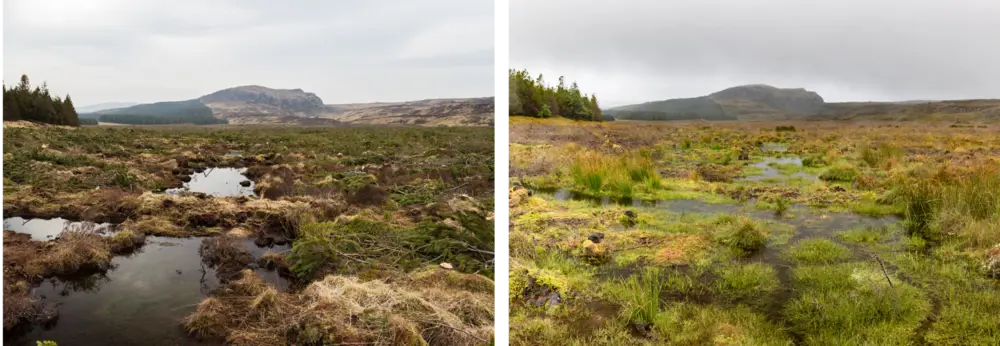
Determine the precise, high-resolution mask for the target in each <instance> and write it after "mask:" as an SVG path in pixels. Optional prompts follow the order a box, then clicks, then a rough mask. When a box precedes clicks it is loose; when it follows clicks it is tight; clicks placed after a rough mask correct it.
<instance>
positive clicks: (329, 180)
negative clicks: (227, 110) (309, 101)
mask: <svg viewBox="0 0 1000 346" xmlns="http://www.w3.org/2000/svg"><path fill="white" fill-rule="evenodd" d="M7 125H10V126H7ZM456 143H461V145H458V146H454V144H456ZM492 146H493V142H492V130H491V129H475V128H438V129H425V128H398V127H395V128H369V127H353V128H299V127H225V126H224V127H194V126H189V127H185V126H164V127H161V126H156V127H115V128H106V127H83V128H63V127H55V126H38V125H33V124H22V123H15V124H5V129H4V160H3V162H4V237H3V238H4V258H3V260H4V263H3V267H4V287H3V289H4V304H3V305H4V343H5V344H14V345H35V342H36V341H40V340H51V341H55V342H57V343H58V344H60V345H74V344H104V345H111V344H153V345H180V344H220V343H221V344H241V345H281V344H344V343H347V344H372V343H378V342H383V343H384V342H388V343H390V344H398V343H418V344H419V343H429V344H434V345H437V344H441V345H443V344H449V345H451V344H455V345H474V344H484V343H489V340H490V339H491V338H492V333H493V328H492V310H493V309H492V307H493V305H492V304H493V303H492V300H493V298H492V297H493V293H492V292H493V288H492V283H493V281H492V279H491V277H492V275H493V274H492V273H493V269H492V254H493V228H492V203H487V202H489V201H492V198H493V197H492V191H491V189H492V184H493V183H492V179H493V178H492V172H493V169H492V165H493V149H492ZM452 147H456V148H457V149H451V148H452ZM441 263H446V265H441ZM454 297H462V299H461V303H462V304H455V303H454V301H455V300H454ZM432 312H433V313H432ZM440 328H445V329H446V330H444V331H442V330H439V329H440Z"/></svg>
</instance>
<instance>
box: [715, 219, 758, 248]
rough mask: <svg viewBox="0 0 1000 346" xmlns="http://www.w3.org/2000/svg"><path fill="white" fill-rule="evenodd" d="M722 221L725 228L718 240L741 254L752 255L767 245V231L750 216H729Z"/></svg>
mask: <svg viewBox="0 0 1000 346" xmlns="http://www.w3.org/2000/svg"><path fill="white" fill-rule="evenodd" d="M722 222H724V223H725V224H724V227H725V228H724V229H723V230H722V232H721V233H722V234H721V236H720V238H719V240H718V241H719V242H721V243H722V244H725V245H727V246H729V248H730V249H732V250H733V251H736V252H737V253H738V254H739V255H743V256H746V255H750V254H753V253H756V252H757V251H759V250H760V249H763V248H764V247H765V246H767V233H766V232H765V231H764V227H763V226H762V225H761V224H760V223H759V222H757V221H754V220H753V219H751V218H748V217H738V218H729V219H726V220H722Z"/></svg>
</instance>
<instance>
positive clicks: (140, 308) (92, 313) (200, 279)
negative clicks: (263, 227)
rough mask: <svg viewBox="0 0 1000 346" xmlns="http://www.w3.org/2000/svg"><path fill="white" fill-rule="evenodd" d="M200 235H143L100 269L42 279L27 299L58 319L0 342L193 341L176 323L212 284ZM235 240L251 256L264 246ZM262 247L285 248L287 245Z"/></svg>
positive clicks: (266, 274) (275, 281)
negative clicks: (138, 244) (137, 244)
mask: <svg viewBox="0 0 1000 346" xmlns="http://www.w3.org/2000/svg"><path fill="white" fill-rule="evenodd" d="M204 239H205V238H203V237H192V238H166V237H148V238H147V243H146V245H145V246H143V247H141V248H139V249H137V250H136V251H135V252H134V253H132V254H131V255H128V256H117V257H115V258H114V259H112V261H111V263H112V268H111V269H110V270H109V271H108V272H106V273H100V274H92V275H81V276H78V277H66V278H58V279H57V278H50V279H46V280H45V281H43V282H42V283H41V285H40V286H39V287H37V288H35V289H34V290H33V291H32V297H33V298H34V299H37V300H38V301H39V303H40V304H42V305H45V306H54V307H55V308H56V310H58V312H59V315H58V318H57V319H56V320H54V321H53V322H50V323H49V324H48V325H44V326H41V325H30V326H25V328H24V329H22V330H19V331H17V332H13V333H5V335H4V344H13V345H26V346H27V345H32V346H33V345H35V341H37V340H52V341H55V342H56V343H57V344H59V345H76V344H89V345H188V344H199V342H197V340H194V339H193V338H191V337H189V336H188V335H187V334H186V333H185V332H184V331H183V330H182V328H181V326H180V324H181V321H182V319H183V318H184V317H185V316H187V315H188V314H190V313H192V312H193V311H194V310H195V308H196V306H197V305H198V303H200V302H201V301H202V300H203V299H205V298H206V297H208V295H209V294H210V293H211V291H212V290H213V289H215V288H217V287H219V285H220V282H219V279H218V278H217V277H216V271H215V270H214V269H212V268H209V267H208V266H206V265H203V264H202V261H201V256H200V254H199V253H198V249H199V247H200V245H201V242H202V240H204ZM243 244H244V245H243V247H244V248H245V249H246V250H248V251H249V252H250V253H251V254H253V255H254V259H255V260H256V259H257V258H259V257H260V256H261V255H263V253H264V252H266V251H267V250H268V249H263V248H258V247H257V246H256V245H254V244H253V241H252V240H248V241H245V242H244V243H243ZM269 250H270V251H278V252H280V251H287V250H288V246H280V247H274V248H271V249H269ZM254 271H255V272H257V274H258V275H260V276H261V277H262V278H263V279H264V281H265V282H267V283H268V284H269V285H271V286H273V287H275V289H277V290H279V291H285V290H287V289H288V287H289V285H290V284H289V281H288V280H287V279H285V278H282V277H280V276H279V275H278V273H277V272H276V271H271V270H267V269H263V268H256V266H254ZM82 341H85V342H83V343H81V342H82Z"/></svg>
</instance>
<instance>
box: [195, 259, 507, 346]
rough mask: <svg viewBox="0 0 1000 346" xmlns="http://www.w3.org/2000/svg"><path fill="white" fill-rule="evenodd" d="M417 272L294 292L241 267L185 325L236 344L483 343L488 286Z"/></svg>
mask: <svg viewBox="0 0 1000 346" xmlns="http://www.w3.org/2000/svg"><path fill="white" fill-rule="evenodd" d="M427 270H429V271H443V270H444V269H440V268H429V269H427ZM420 273H421V274H420V277H421V280H419V284H418V283H417V282H416V281H409V280H403V281H402V282H399V283H387V282H384V281H381V280H372V281H367V282H362V281H360V280H358V278H356V277H351V276H338V275H331V276H327V277H325V278H324V279H323V280H320V281H316V282H314V283H312V284H310V285H309V286H308V287H306V288H305V289H304V290H303V291H302V293H301V295H292V294H287V293H280V292H277V291H275V290H274V289H273V288H271V287H269V286H267V284H266V283H264V282H263V280H261V279H260V278H259V277H257V276H256V274H254V273H253V272H252V271H249V270H246V271H244V272H243V273H242V278H240V279H239V280H236V281H233V282H231V283H230V284H228V285H226V286H224V287H223V289H222V290H221V291H219V293H218V294H217V295H218V297H212V298H208V299H206V300H205V301H203V302H202V303H201V304H199V305H198V308H197V309H196V310H195V312H194V313H192V314H191V315H189V316H188V317H187V318H186V319H185V320H184V327H185V329H186V330H188V331H189V332H190V333H192V334H195V335H199V336H201V337H204V338H210V339H222V340H225V341H226V342H227V343H231V344H241V345H273V344H286V343H292V344H373V345H429V344H430V345H478V344H485V343H489V341H490V340H491V339H492V336H493V334H492V333H493V332H492V325H493V322H492V321H493V313H492V311H493V299H492V291H489V292H471V291H465V290H462V289H460V288H455V287H451V286H449V285H448V284H447V283H448V282H449V281H452V282H456V281H462V278H460V277H451V279H447V277H449V276H448V275H449V274H442V275H437V274H435V273H426V272H424V271H421V272H420ZM463 275H464V274H463ZM432 278H440V279H441V280H440V281H437V280H434V279H432ZM487 280H488V279H487ZM472 281H479V278H476V279H474V280H472ZM463 286H466V287H468V286H472V287H480V288H482V287H481V286H479V284H466V285H463Z"/></svg>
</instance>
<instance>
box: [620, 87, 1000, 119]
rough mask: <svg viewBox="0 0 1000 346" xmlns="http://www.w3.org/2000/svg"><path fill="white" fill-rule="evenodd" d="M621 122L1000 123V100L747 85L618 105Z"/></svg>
mask: <svg viewBox="0 0 1000 346" xmlns="http://www.w3.org/2000/svg"><path fill="white" fill-rule="evenodd" d="M606 113H607V114H610V115H612V116H614V117H615V118H616V119H622V120H695V119H703V120H861V119H866V120H928V121H929V120H940V121H959V120H962V121H987V122H1000V100H956V101H903V102H842V103H827V102H825V101H824V100H823V97H821V96H820V95H819V94H817V93H816V92H813V91H809V90H806V89H802V88H796V89H782V88H776V87H772V86H769V85H760V84H756V85H743V86H737V87H732V88H728V89H725V90H722V91H719V92H715V93H712V94H709V95H706V96H701V97H695V98H682V99H670V100H664V101H654V102H646V103H641V104H635V105H627V106H620V107H614V108H610V109H608V110H606Z"/></svg>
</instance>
